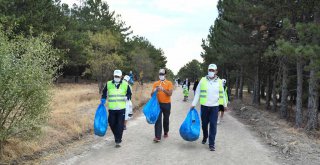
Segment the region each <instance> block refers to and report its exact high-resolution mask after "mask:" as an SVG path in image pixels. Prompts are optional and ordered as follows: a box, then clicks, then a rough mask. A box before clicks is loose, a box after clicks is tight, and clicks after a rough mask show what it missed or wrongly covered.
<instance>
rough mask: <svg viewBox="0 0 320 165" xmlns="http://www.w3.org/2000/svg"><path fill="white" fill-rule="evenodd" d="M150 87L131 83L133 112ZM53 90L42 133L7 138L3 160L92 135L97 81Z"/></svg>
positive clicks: (37, 153)
mask: <svg viewBox="0 0 320 165" xmlns="http://www.w3.org/2000/svg"><path fill="white" fill-rule="evenodd" d="M151 87H152V85H151V84H144V85H143V86H140V85H139V84H135V85H134V86H133V89H132V92H133V97H132V102H133V105H134V108H135V111H137V110H139V107H140V106H142V105H143V104H144V103H145V102H146V101H147V100H148V99H149V98H150V92H151ZM52 93H53V97H52V102H51V103H50V107H51V112H50V117H49V120H48V122H47V124H46V125H44V126H43V129H42V134H41V135H40V136H37V137H35V138H32V139H24V140H22V139H19V138H11V139H9V140H8V143H7V144H6V145H5V150H4V158H3V160H2V161H4V162H8V161H9V160H15V159H18V160H19V159H20V160H21V159H22V160H28V159H33V158H35V157H38V156H40V155H41V154H42V152H48V151H50V150H53V149H55V148H59V147H63V146H64V145H66V144H68V143H71V142H73V141H75V140H79V139H81V138H83V137H86V136H88V135H92V134H93V119H94V114H95V110H96V108H97V106H98V104H99V103H100V97H101V96H100V94H99V93H98V86H97V84H61V85H57V86H55V87H54V89H53V91H52ZM140 109H141V108H140ZM0 164H1V161H0Z"/></svg>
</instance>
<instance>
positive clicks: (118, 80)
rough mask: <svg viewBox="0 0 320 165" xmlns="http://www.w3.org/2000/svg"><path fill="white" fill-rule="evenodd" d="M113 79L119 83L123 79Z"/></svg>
mask: <svg viewBox="0 0 320 165" xmlns="http://www.w3.org/2000/svg"><path fill="white" fill-rule="evenodd" d="M113 80H114V82H115V83H119V82H120V80H121V79H120V78H114V79H113Z"/></svg>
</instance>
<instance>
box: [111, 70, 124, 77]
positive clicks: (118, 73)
mask: <svg viewBox="0 0 320 165" xmlns="http://www.w3.org/2000/svg"><path fill="white" fill-rule="evenodd" d="M113 76H119V77H121V76H122V72H121V70H114V72H113Z"/></svg>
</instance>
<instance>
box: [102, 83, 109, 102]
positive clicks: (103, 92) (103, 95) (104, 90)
mask: <svg viewBox="0 0 320 165" xmlns="http://www.w3.org/2000/svg"><path fill="white" fill-rule="evenodd" d="M107 95H108V87H107V84H106V86H105V87H104V88H103V90H102V95H101V99H107Z"/></svg>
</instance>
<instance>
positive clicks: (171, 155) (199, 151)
mask: <svg viewBox="0 0 320 165" xmlns="http://www.w3.org/2000/svg"><path fill="white" fill-rule="evenodd" d="M182 98H183V96H182V90H181V88H177V89H176V90H175V91H174V94H173V96H172V109H171V116H170V132H169V138H167V139H163V138H162V141H161V142H160V143H154V142H153V137H154V128H153V125H149V124H147V122H146V120H145V118H144V116H143V115H141V116H140V117H137V118H136V119H134V120H132V121H130V122H129V125H128V129H127V130H126V131H125V132H124V135H123V143H122V147H121V148H115V147H114V146H115V144H114V140H113V138H112V137H113V136H112V132H111V130H110V129H108V132H107V136H108V138H107V139H108V140H105V138H99V139H98V142H97V143H95V144H92V145H91V146H90V147H89V149H88V148H87V150H86V151H83V152H82V153H78V154H77V155H74V156H71V157H64V158H63V159H61V158H60V160H59V161H55V162H54V163H53V162H51V163H49V164H61V165H62V164H77V165H80V164H84V165H88V164H95V165H97V164H108V165H109V164H117V165H119V164H126V165H127V164H139V165H140V164H218V165H220V164H223V165H232V164H237V165H239V164H241V165H242V164H243V165H256V164H261V165H262V164H263V165H268V164H270V165H275V164H279V163H278V162H277V161H276V154H275V153H273V152H272V151H271V150H269V149H268V148H267V146H265V145H263V144H262V143H260V142H259V139H258V138H257V137H255V136H254V135H253V134H252V133H251V132H250V131H249V130H248V129H247V128H246V126H245V125H243V124H241V123H240V122H239V121H237V120H236V119H235V118H233V117H232V116H230V115H229V114H228V113H227V114H226V116H225V119H224V122H223V123H222V124H221V125H218V133H217V139H216V151H214V152H212V151H209V149H208V145H207V144H206V145H203V144H201V139H202V135H201V136H200V138H199V139H198V140H197V141H195V142H187V141H184V140H183V139H182V138H181V137H180V135H179V128H180V124H181V123H182V122H183V120H184V118H185V116H186V114H187V112H188V110H189V107H190V104H191V101H192V98H193V94H192V92H190V99H189V101H188V102H183V101H182ZM197 109H198V110H199V107H198V108H197ZM45 164H47V163H45Z"/></svg>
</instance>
